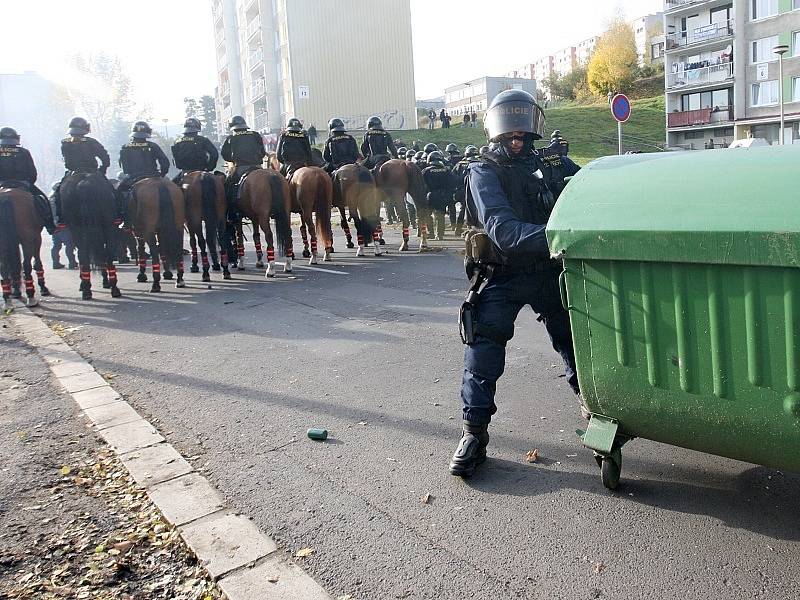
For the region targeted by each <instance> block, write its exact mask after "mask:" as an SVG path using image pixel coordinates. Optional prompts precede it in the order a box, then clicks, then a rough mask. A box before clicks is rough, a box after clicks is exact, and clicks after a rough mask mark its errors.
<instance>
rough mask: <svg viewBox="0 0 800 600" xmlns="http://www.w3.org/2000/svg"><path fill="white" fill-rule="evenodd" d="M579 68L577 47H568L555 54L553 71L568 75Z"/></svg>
mask: <svg viewBox="0 0 800 600" xmlns="http://www.w3.org/2000/svg"><path fill="white" fill-rule="evenodd" d="M576 66H578V51H577V50H576V48H575V46H568V47H567V48H564V49H562V50H559V51H558V52H556V53H555V54H553V70H554V71H555V72H556V73H558V74H559V75H566V74H567V73H569V72H571V71H572V70H573V69H574V68H575V67H576Z"/></svg>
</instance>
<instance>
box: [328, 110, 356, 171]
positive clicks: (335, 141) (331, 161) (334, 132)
mask: <svg viewBox="0 0 800 600" xmlns="http://www.w3.org/2000/svg"><path fill="white" fill-rule="evenodd" d="M328 131H330V136H329V137H328V139H327V140H326V141H325V149H324V150H323V152H322V158H323V160H324V161H325V167H324V168H325V170H326V171H327V172H328V173H330V174H331V175H333V172H334V171H336V170H337V169H339V168H341V167H343V166H344V165H352V164H354V163H355V162H356V161H357V160H359V159H360V158H361V154H359V152H358V142H357V141H356V138H354V137H353V136H352V135H350V134H349V133H347V130H346V129H345V128H344V121H342V120H341V119H331V120H330V121H329V122H328Z"/></svg>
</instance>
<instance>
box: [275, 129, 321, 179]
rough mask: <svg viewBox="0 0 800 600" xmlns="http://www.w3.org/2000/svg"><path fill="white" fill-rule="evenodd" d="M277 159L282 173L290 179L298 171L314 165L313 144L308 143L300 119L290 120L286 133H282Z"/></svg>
mask: <svg viewBox="0 0 800 600" xmlns="http://www.w3.org/2000/svg"><path fill="white" fill-rule="evenodd" d="M277 157H278V162H280V163H281V165H282V166H281V173H283V174H284V175H285V176H286V177H288V178H289V179H291V178H292V175H293V174H294V172H295V171H296V170H297V169H299V168H301V167H307V166H309V165H312V164H314V158H313V157H312V156H311V143H310V142H309V141H308V134H307V133H306V132H305V130H304V129H303V124H302V123H301V122H300V119H295V118H292V119H289V123H287V125H286V131H284V132H283V133H281V137H280V139H279V140H278V151H277Z"/></svg>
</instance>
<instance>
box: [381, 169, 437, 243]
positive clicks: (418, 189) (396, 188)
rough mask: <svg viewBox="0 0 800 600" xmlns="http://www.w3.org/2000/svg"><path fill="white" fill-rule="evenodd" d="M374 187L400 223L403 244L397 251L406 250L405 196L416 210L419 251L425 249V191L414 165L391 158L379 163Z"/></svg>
mask: <svg viewBox="0 0 800 600" xmlns="http://www.w3.org/2000/svg"><path fill="white" fill-rule="evenodd" d="M377 185H378V189H379V190H380V192H381V193H383V194H385V196H386V198H387V205H389V204H390V203H394V205H395V206H396V207H397V212H398V214H399V216H400V220H401V221H402V222H403V243H402V244H401V245H400V250H401V251H402V252H406V251H408V249H409V246H408V241H409V226H410V225H411V222H410V220H409V217H408V210H407V209H406V201H405V198H406V194H408V195H409V196H411V199H412V201H413V202H414V205H415V206H416V208H417V222H418V223H419V230H420V235H421V241H420V246H419V251H420V252H426V251H427V250H428V226H427V223H428V221H429V217H430V212H431V210H430V206H429V204H428V190H427V186H426V185H425V180H424V179H423V178H422V171H420V169H419V167H418V166H417V165H414V164H412V163H409V162H406V161H404V160H399V159H392V160H388V161H386V162H385V163H383V164H382V165H381V167H380V169H379V171H378V176H377Z"/></svg>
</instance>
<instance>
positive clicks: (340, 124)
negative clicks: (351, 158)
mask: <svg viewBox="0 0 800 600" xmlns="http://www.w3.org/2000/svg"><path fill="white" fill-rule="evenodd" d="M328 130H329V131H330V132H331V133H344V132H345V131H346V129H345V128H344V121H342V120H341V119H331V120H330V121H328Z"/></svg>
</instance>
